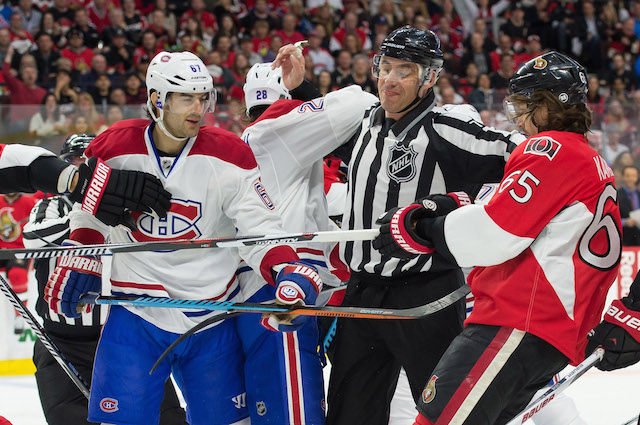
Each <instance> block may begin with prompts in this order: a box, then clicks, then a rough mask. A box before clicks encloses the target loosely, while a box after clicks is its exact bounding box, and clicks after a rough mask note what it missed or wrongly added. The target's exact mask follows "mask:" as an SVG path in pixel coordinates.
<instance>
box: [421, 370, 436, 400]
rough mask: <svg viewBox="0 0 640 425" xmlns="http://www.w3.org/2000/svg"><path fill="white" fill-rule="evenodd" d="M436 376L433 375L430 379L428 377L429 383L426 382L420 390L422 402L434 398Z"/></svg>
mask: <svg viewBox="0 0 640 425" xmlns="http://www.w3.org/2000/svg"><path fill="white" fill-rule="evenodd" d="M437 380H438V377H437V376H436V375H433V376H432V377H431V379H429V383H428V384H427V386H426V388H425V389H424V391H422V402H423V403H431V402H432V401H433V399H434V398H436V381H437Z"/></svg>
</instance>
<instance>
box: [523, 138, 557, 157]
mask: <svg viewBox="0 0 640 425" xmlns="http://www.w3.org/2000/svg"><path fill="white" fill-rule="evenodd" d="M561 147H562V145H561V144H560V142H558V141H557V140H555V139H553V138H551V137H549V136H542V137H532V138H530V139H529V140H527V143H526V145H525V147H524V152H523V153H524V154H533V155H540V156H546V157H547V158H549V161H552V160H553V158H554V157H555V156H556V154H557V153H558V151H559V150H560V148H561Z"/></svg>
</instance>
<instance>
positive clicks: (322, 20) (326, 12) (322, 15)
mask: <svg viewBox="0 0 640 425" xmlns="http://www.w3.org/2000/svg"><path fill="white" fill-rule="evenodd" d="M313 23H314V24H315V26H316V27H317V26H318V25H322V27H323V28H324V32H325V34H326V35H327V36H329V37H331V35H333V31H334V30H335V22H334V21H333V13H332V11H331V8H330V7H329V5H328V4H323V5H322V6H320V7H319V8H318V9H317V11H316V14H315V16H314V17H313Z"/></svg>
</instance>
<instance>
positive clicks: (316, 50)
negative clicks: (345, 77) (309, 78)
mask: <svg viewBox="0 0 640 425" xmlns="http://www.w3.org/2000/svg"><path fill="white" fill-rule="evenodd" d="M319 27H320V28H321V26H319ZM321 43H322V38H321V37H320V35H319V34H318V32H317V31H315V30H314V31H311V32H310V33H309V46H308V47H307V49H306V50H305V53H306V54H308V55H309V56H310V57H311V60H313V73H314V74H315V75H319V74H320V72H321V71H329V73H331V72H333V70H334V69H335V59H333V56H331V53H329V51H328V50H327V49H325V48H324V47H322V45H321Z"/></svg>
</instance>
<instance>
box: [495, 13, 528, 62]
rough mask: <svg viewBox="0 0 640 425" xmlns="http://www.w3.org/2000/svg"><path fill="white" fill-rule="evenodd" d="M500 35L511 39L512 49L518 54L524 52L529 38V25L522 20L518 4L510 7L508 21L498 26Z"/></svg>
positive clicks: (522, 15)
mask: <svg viewBox="0 0 640 425" xmlns="http://www.w3.org/2000/svg"><path fill="white" fill-rule="evenodd" d="M500 33H501V34H506V35H508V36H509V37H510V38H511V41H512V42H513V49H514V50H515V51H516V52H518V53H519V52H521V51H523V50H524V46H525V44H526V40H527V37H528V36H529V25H528V24H527V22H526V21H525V20H524V10H523V9H522V4H521V3H520V2H514V3H513V5H512V6H511V13H510V15H509V19H508V20H507V22H505V23H504V24H502V25H501V26H500Z"/></svg>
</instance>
